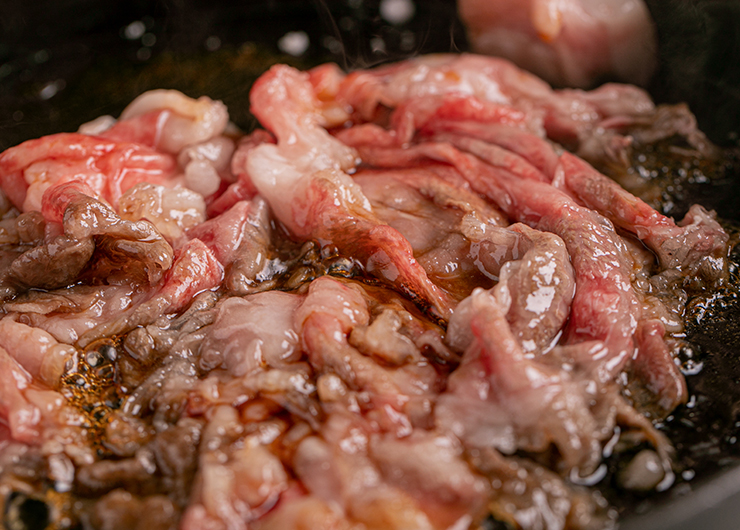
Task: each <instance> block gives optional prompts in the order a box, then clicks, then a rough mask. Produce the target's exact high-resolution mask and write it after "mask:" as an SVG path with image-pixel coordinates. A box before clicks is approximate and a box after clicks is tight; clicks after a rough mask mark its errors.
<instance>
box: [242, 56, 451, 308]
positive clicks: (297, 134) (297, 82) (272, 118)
mask: <svg viewBox="0 0 740 530" xmlns="http://www.w3.org/2000/svg"><path fill="white" fill-rule="evenodd" d="M250 98H251V102H252V110H253V112H254V113H255V114H256V115H257V116H258V118H259V119H260V120H261V121H262V122H263V124H264V125H266V126H267V127H268V128H269V129H270V130H271V131H272V132H273V133H274V134H275V136H276V137H277V140H278V143H277V145H271V144H261V145H259V146H257V147H255V148H254V149H253V150H252V151H251V152H250V155H249V157H248V159H247V173H248V174H249V175H250V176H251V178H252V182H253V183H254V185H255V187H256V188H257V190H258V191H259V193H260V194H261V195H262V196H263V197H265V199H267V201H268V203H269V204H270V207H271V208H272V210H273V212H274V214H275V215H276V217H277V218H278V219H279V220H280V221H281V222H282V223H283V224H285V225H286V226H287V227H288V228H289V230H290V231H291V232H292V234H293V235H294V236H295V237H298V238H300V239H317V240H318V241H319V242H321V243H322V245H326V244H332V245H334V246H335V247H336V248H338V249H339V251H340V252H341V253H345V254H347V255H351V256H353V257H355V258H356V259H358V260H360V261H361V262H362V263H363V265H364V266H365V270H366V271H367V272H368V273H370V274H372V275H373V276H376V277H378V278H379V279H380V280H381V281H384V282H386V283H388V284H390V285H392V286H394V287H395V288H397V289H399V290H401V292H403V293H405V294H408V295H409V296H411V297H412V298H415V299H417V300H418V301H419V302H420V304H421V305H424V306H427V307H429V308H430V309H432V310H433V311H434V312H436V313H437V315H438V316H439V317H443V318H444V317H447V316H449V314H450V312H451V307H452V302H451V300H450V299H449V297H448V296H447V295H446V294H445V293H444V292H442V291H441V290H439V289H438V288H437V287H436V286H435V285H434V284H432V283H431V282H430V281H429V279H428V278H427V277H426V274H425V272H424V270H423V269H422V268H421V266H420V265H419V264H418V263H417V262H416V260H415V259H414V257H413V254H412V252H411V248H410V246H409V244H408V242H407V241H406V240H405V239H404V238H403V237H402V236H401V235H400V234H399V233H398V232H397V231H395V230H394V229H392V228H391V227H389V226H388V225H385V224H383V223H381V222H379V221H378V220H377V218H376V217H375V215H374V214H373V213H372V210H371V208H370V204H369V202H368V201H367V199H366V198H365V197H364V195H363V194H362V191H361V190H360V189H359V187H358V186H357V185H356V184H355V183H354V182H352V180H351V179H350V177H349V176H348V175H347V174H346V173H345V172H344V171H346V170H349V169H351V168H353V167H354V164H355V161H356V153H355V151H354V149H352V148H350V147H348V146H346V145H344V144H342V143H341V142H339V141H338V140H336V139H335V138H333V137H332V136H330V135H329V134H328V133H327V132H326V130H324V129H323V127H322V126H321V125H322V124H323V123H325V122H326V120H325V118H324V117H323V115H322V114H321V108H322V105H321V103H320V102H319V101H318V99H317V97H316V95H315V94H314V92H313V88H312V86H311V84H310V83H309V81H308V76H307V75H306V74H301V73H299V72H298V71H296V70H293V69H291V68H289V67H287V66H276V67H273V68H272V69H271V70H270V71H269V72H268V73H267V74H265V75H264V76H262V77H261V78H260V80H259V81H258V82H257V83H255V85H254V87H253V88H252V92H251V95H250Z"/></svg>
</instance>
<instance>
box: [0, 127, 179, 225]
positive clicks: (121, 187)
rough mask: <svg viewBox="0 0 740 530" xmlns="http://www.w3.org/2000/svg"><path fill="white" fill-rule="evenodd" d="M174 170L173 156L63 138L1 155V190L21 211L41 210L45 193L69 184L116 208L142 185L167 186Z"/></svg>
mask: <svg viewBox="0 0 740 530" xmlns="http://www.w3.org/2000/svg"><path fill="white" fill-rule="evenodd" d="M175 169H176V163H175V160H174V159H173V158H172V157H171V156H169V155H165V154H161V153H158V152H156V151H154V150H152V149H150V148H148V147H145V146H142V145H139V144H135V143H125V142H115V141H111V140H106V139H102V138H97V137H93V136H85V135H82V134H75V133H61V134H55V135H52V136H44V137H43V138H39V139H38V140H28V141H27V142H24V143H22V144H20V145H17V146H15V147H12V148H10V149H8V150H6V151H5V152H3V153H2V154H0V187H2V188H3V191H5V193H6V194H7V195H8V197H10V199H11V201H12V202H13V204H14V205H15V206H16V207H17V208H19V209H21V210H23V211H31V210H38V211H40V210H41V199H42V196H43V194H44V192H45V191H46V190H47V189H48V188H49V187H51V186H53V185H55V184H62V183H64V182H68V181H71V180H80V181H83V182H85V184H87V185H88V186H89V187H90V188H91V189H92V190H93V192H94V193H95V195H94V196H95V197H97V198H102V199H105V200H106V201H108V203H109V204H117V203H118V199H119V198H120V197H121V195H123V193H124V192H125V191H126V190H128V189H129V188H131V187H133V186H135V185H136V184H138V183H140V182H148V183H150V184H166V183H167V182H169V181H170V180H171V179H172V178H173V177H174V172H175Z"/></svg>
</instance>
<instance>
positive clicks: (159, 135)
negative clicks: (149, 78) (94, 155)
mask: <svg viewBox="0 0 740 530" xmlns="http://www.w3.org/2000/svg"><path fill="white" fill-rule="evenodd" d="M228 120H229V114H228V112H227V110H226V106H225V105H224V104H223V103H221V102H220V101H213V100H212V99H211V98H209V97H206V96H203V97H201V98H199V99H197V100H195V99H192V98H189V97H187V96H185V95H184V94H182V93H180V92H178V91H176V90H150V91H149V92H145V93H143V94H141V95H140V96H139V97H137V98H136V99H135V100H133V101H132V102H131V103H130V104H129V105H128V106H127V107H126V108H125V109H124V110H123V113H122V114H121V120H120V121H119V122H118V123H116V124H115V125H113V126H112V127H111V128H110V129H108V130H107V131H105V132H102V133H100V135H101V136H102V137H104V138H110V139H112V140H115V141H119V142H120V141H123V142H134V143H137V144H141V145H146V146H147V147H151V148H154V149H157V150H161V151H164V152H167V153H172V154H176V153H178V152H180V150H181V149H182V148H184V147H185V146H188V145H192V144H198V143H201V142H206V141H208V140H211V139H212V138H215V137H216V136H218V135H219V134H221V133H222V132H223V131H224V129H225V128H226V124H227V123H228Z"/></svg>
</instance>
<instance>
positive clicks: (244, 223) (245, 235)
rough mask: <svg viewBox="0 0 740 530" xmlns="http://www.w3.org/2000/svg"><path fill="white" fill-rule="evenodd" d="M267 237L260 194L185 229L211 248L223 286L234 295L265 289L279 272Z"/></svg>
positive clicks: (265, 213) (268, 229)
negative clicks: (223, 277)
mask: <svg viewBox="0 0 740 530" xmlns="http://www.w3.org/2000/svg"><path fill="white" fill-rule="evenodd" d="M271 236H272V225H271V217H270V209H269V207H268V206H267V203H266V202H265V201H264V199H262V198H261V197H256V198H254V199H253V200H251V201H248V202H247V201H239V202H237V203H236V204H234V205H233V206H232V207H231V208H230V209H228V210H227V211H225V212H224V213H222V214H220V215H219V216H218V217H214V218H212V219H209V220H208V221H206V222H204V223H201V224H200V225H198V226H196V227H194V228H193V229H192V230H190V231H189V232H188V237H190V238H197V239H199V240H201V241H203V242H204V243H205V244H206V245H207V246H208V247H209V248H210V249H211V250H212V251H213V253H214V255H215V256H216V258H217V259H218V260H219V262H220V263H221V265H222V266H223V267H224V271H225V279H224V286H225V287H226V288H227V289H228V290H229V291H231V292H232V293H235V294H247V293H250V292H253V291H255V290H263V289H269V288H270V287H272V286H273V285H274V282H272V281H271V280H273V277H274V276H275V275H276V274H277V273H279V272H282V271H283V268H282V267H281V266H280V264H279V263H277V259H276V257H275V251H274V250H272V249H271V248H270V240H271Z"/></svg>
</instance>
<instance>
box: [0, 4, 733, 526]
mask: <svg viewBox="0 0 740 530" xmlns="http://www.w3.org/2000/svg"><path fill="white" fill-rule="evenodd" d="M540 7H541V6H540ZM563 31H565V30H563ZM245 104H246V102H245ZM250 104H251V108H252V112H253V113H254V114H255V116H256V117H257V118H258V119H259V120H260V123H261V124H262V126H263V127H265V128H266V130H256V131H254V132H252V133H251V134H242V133H241V132H239V131H237V130H236V129H235V128H234V127H232V126H229V125H228V124H227V122H228V114H227V111H226V109H225V107H224V106H223V105H222V104H221V103H220V102H214V101H212V100H210V99H208V98H205V97H203V98H200V99H198V100H192V99H190V98H187V97H186V96H184V95H182V94H179V93H175V92H172V91H155V92H152V93H147V94H144V95H142V96H141V97H140V98H138V99H137V100H136V101H134V102H133V103H132V104H131V106H130V107H129V108H127V110H126V111H124V113H123V115H122V116H121V118H120V119H118V120H115V119H113V118H106V119H101V120H96V122H94V123H92V124H86V125H83V126H82V127H81V128H80V132H79V133H66V134H57V135H52V136H49V137H45V138H41V139H38V140H31V141H29V142H26V143H23V144H21V145H19V146H16V147H13V148H10V149H9V150H7V151H6V152H4V153H2V154H0V188H2V190H3V193H4V195H5V196H6V198H7V200H5V201H0V204H4V205H5V206H4V209H3V212H2V220H1V221H0V242H1V243H2V246H1V247H0V258H1V262H2V263H3V266H4V267H3V270H2V272H0V293H2V300H3V308H4V313H3V316H2V318H1V319H0V364H1V365H2V366H3V367H4V369H3V370H0V373H1V374H2V377H3V380H2V385H0V425H1V426H2V428H0V444H2V446H1V447H2V450H1V451H0V489H1V490H2V492H3V494H7V495H8V496H7V497H6V498H7V499H10V498H11V497H12V495H16V497H12V498H17V495H19V494H21V493H22V494H23V495H24V496H26V497H28V498H31V499H33V500H34V502H43V503H44V506H46V507H47V508H48V510H49V518H50V520H51V521H52V526H53V527H55V528H60V529H61V528H67V527H69V526H68V523H69V524H77V523H80V524H82V525H83V526H84V527H86V528H87V527H89V528H113V527H115V528H118V527H121V525H123V527H126V528H154V529H157V528H163V529H164V528H172V527H174V526H177V525H179V527H180V528H184V529H193V530H195V529H202V528H209V529H213V530H221V529H224V530H240V529H243V530H246V529H257V530H262V529H271V528H275V529H277V528H280V529H282V530H285V529H290V528H295V529H299V528H337V529H340V528H341V529H359V528H365V529H378V530H380V529H388V528H397V529H399V530H400V529H409V528H419V529H430V530H431V529H434V530H437V529H439V530H443V529H454V530H462V529H465V528H479V527H480V526H481V525H482V524H484V521H486V519H487V518H489V517H493V518H495V519H497V520H499V521H502V522H505V523H508V524H510V525H513V526H514V527H518V528H523V529H527V530H535V529H547V530H563V529H566V528H569V529H583V530H586V529H594V530H595V529H598V528H610V527H614V526H615V524H616V520H615V517H616V515H615V511H614V510H613V509H611V508H610V507H609V505H608V503H607V502H606V501H605V500H604V498H603V497H602V495H601V494H600V493H599V490H598V489H595V488H593V486H596V485H598V484H599V483H600V482H602V481H604V480H605V477H606V476H607V474H608V468H609V465H608V464H609V463H610V462H611V461H613V459H615V458H621V456H620V455H634V458H632V459H631V461H630V462H629V464H628V465H625V466H623V469H622V471H621V472H620V475H619V477H618V480H619V483H620V484H621V485H622V487H624V488H628V489H634V490H639V491H652V490H658V491H662V490H665V489H667V488H669V487H670V486H671V484H672V482H673V480H674V472H675V470H674V463H673V449H672V447H671V445H670V442H669V441H668V440H667V438H666V437H665V436H664V435H663V434H662V432H661V431H660V430H659V429H658V428H656V426H655V425H654V423H653V422H654V421H659V420H662V419H664V418H665V417H666V416H667V415H668V414H670V413H671V411H672V410H673V409H674V408H675V407H676V406H678V405H679V404H681V403H684V402H685V401H686V399H687V397H688V396H687V394H688V393H687V388H686V383H685V381H684V378H683V375H682V374H681V372H680V370H679V368H678V366H677V362H676V359H675V356H676V351H677V347H678V345H679V344H680V339H681V333H682V331H683V327H682V311H683V305H684V304H685V300H686V292H687V291H686V290H687V289H691V288H693V289H703V290H705V291H706V292H709V291H711V290H712V289H716V288H718V287H719V286H721V285H722V284H723V282H724V281H725V279H726V276H727V264H726V257H727V252H728V236H727V234H726V233H725V232H724V230H723V229H722V227H721V225H720V224H719V222H718V221H717V220H716V219H715V216H714V214H713V213H711V212H707V211H706V210H704V209H703V208H702V207H701V206H694V207H692V208H691V209H690V210H689V212H688V214H687V216H686V218H685V219H683V220H682V221H680V222H678V223H676V222H674V221H673V220H672V219H669V218H667V217H665V216H663V215H661V214H660V213H659V212H657V211H655V210H653V209H652V208H651V207H649V206H648V205H647V204H646V203H645V202H643V201H642V200H641V199H639V198H637V197H635V196H633V195H631V194H630V193H629V192H627V191H626V190H624V189H622V188H621V187H619V186H618V185H617V184H616V183H615V182H613V181H612V180H610V179H609V178H607V177H606V176H605V175H603V174H602V173H601V172H600V171H599V170H598V169H597V168H600V167H613V166H614V165H615V164H616V165H619V164H624V161H625V160H626V159H627V156H626V155H628V154H629V153H630V152H631V150H633V149H636V148H640V146H642V145H647V144H649V143H650V142H654V141H657V140H664V139H666V138H670V137H678V138H680V141H682V142H683V143H684V145H686V146H688V147H689V148H692V149H694V150H695V152H696V153H697V156H712V153H713V150H712V148H711V146H710V145H709V144H708V143H707V142H706V139H704V137H703V135H702V134H701V133H700V132H699V131H697V130H696V129H695V125H694V122H693V121H692V120H691V119H688V120H687V119H684V118H685V116H686V109H685V108H684V107H680V106H679V107H658V108H656V107H655V106H654V105H653V103H652V102H651V101H650V99H649V98H648V97H647V95H646V94H645V93H644V92H642V91H641V90H640V89H637V88H635V87H630V86H626V85H605V86H604V87H602V88H600V89H597V90H595V91H591V92H584V91H580V90H553V89H552V88H550V86H549V85H547V84H546V83H544V82H543V81H541V80H539V79H538V78H536V77H534V76H532V75H530V74H526V73H524V72H522V71H520V70H518V69H517V68H516V67H514V66H513V65H511V64H510V63H508V62H506V61H505V60H502V59H493V58H484V57H480V56H474V55H460V56H452V55H449V56H431V57H421V58H417V59H413V60H410V61H406V62H402V63H398V64H394V65H390V66H383V67H379V68H377V69H373V70H367V71H357V72H352V73H350V74H345V73H343V72H341V71H340V70H339V69H338V68H337V67H335V66H332V65H325V66H321V67H318V68H316V69H313V70H311V71H310V72H306V73H303V72H299V71H297V70H295V69H293V68H291V67H288V66H285V65H278V66H275V67H273V68H272V69H270V70H269V71H268V72H266V73H265V74H264V75H263V76H262V77H261V78H260V79H259V80H258V81H257V82H256V83H255V85H254V87H253V89H252V92H251V102H250ZM584 158H585V159H584ZM586 159H587V160H586ZM18 455H22V456H18ZM630 457H631V456H630ZM624 458H628V457H627V456H625V457H624ZM13 492H15V493H13ZM26 497H24V498H26ZM7 502H10V501H7ZM65 525H67V526H65Z"/></svg>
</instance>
